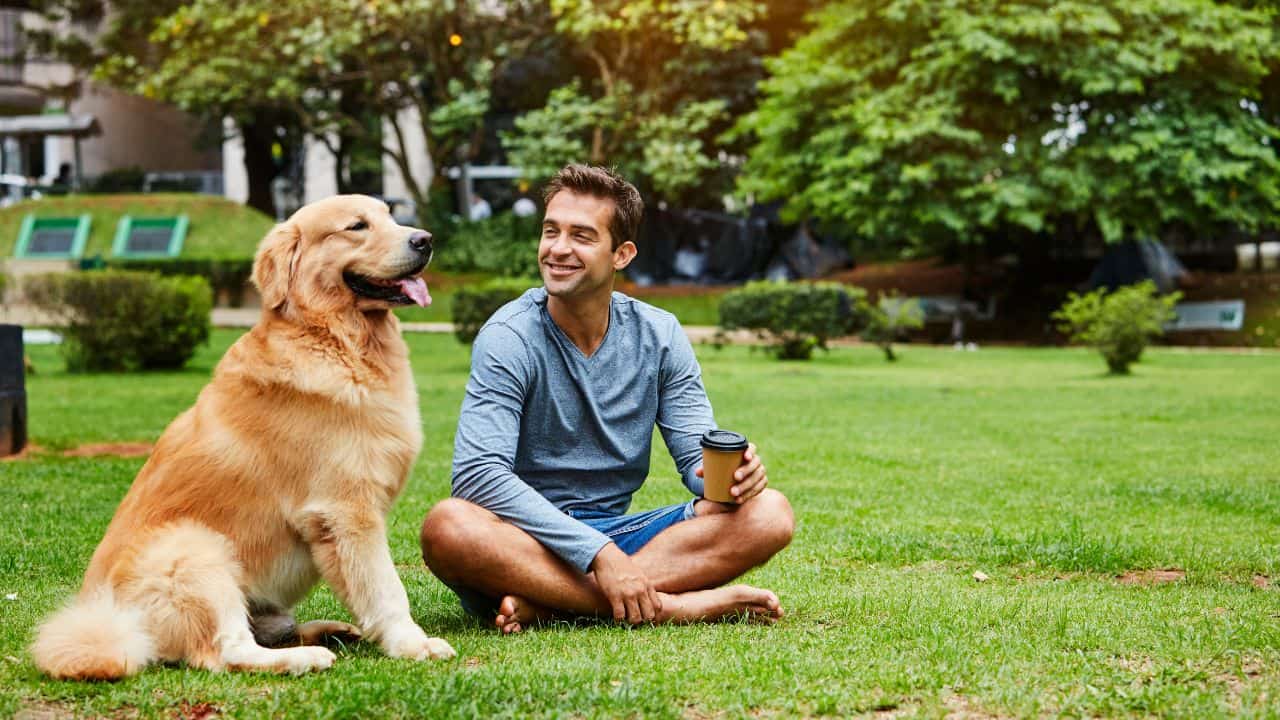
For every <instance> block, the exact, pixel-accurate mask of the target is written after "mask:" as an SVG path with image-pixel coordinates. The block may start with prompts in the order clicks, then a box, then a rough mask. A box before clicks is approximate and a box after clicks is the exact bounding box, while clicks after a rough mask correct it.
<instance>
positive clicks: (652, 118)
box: [504, 0, 765, 199]
mask: <svg viewBox="0 0 1280 720" xmlns="http://www.w3.org/2000/svg"><path fill="white" fill-rule="evenodd" d="M551 10H552V12H553V14H554V15H555V17H556V29H557V31H558V32H559V33H561V34H562V35H564V36H565V37H567V38H569V40H570V41H571V43H572V44H573V46H574V47H575V48H576V49H577V50H578V52H579V53H580V55H581V56H582V57H583V58H584V59H585V61H586V67H587V68H588V70H587V72H585V73H584V74H583V75H584V76H583V77H582V78H579V79H578V80H575V81H574V82H571V83H569V84H567V85H564V86H562V87H560V88H558V89H556V90H555V91H553V92H552V93H551V95H550V97H549V98H548V100H547V104H546V106H545V107H543V108H542V109H540V110H536V111H533V112H530V113H526V114H525V115H524V116H522V117H521V118H519V119H518V120H517V121H516V126H517V130H516V132H514V133H510V134H508V135H506V137H505V138H504V146H505V147H506V149H507V152H508V155H509V157H510V160H511V162H512V164H514V165H516V166H518V167H521V168H522V169H524V170H525V171H526V173H527V175H528V176H529V177H530V178H531V179H544V178H547V177H549V176H550V175H552V174H554V172H555V171H556V170H558V169H559V168H560V167H561V166H563V165H564V164H565V163H567V162H570V161H578V162H584V161H585V162H591V163H593V164H599V165H614V166H616V167H618V168H619V169H620V170H621V171H622V172H623V174H625V175H626V176H628V177H630V178H633V179H634V180H635V181H636V182H637V183H638V184H639V185H640V186H641V187H642V188H644V189H647V190H651V191H653V192H655V193H656V194H657V195H658V196H660V197H663V198H665V199H675V198H677V197H678V196H681V195H682V194H683V193H687V192H689V191H691V190H695V189H697V188H698V186H699V184H700V181H701V180H703V179H704V178H705V177H706V176H707V175H708V174H709V173H711V172H714V171H715V170H716V169H717V168H718V167H719V166H720V165H721V160H720V157H719V151H720V150H721V149H722V148H721V147H720V145H719V143H718V142H717V140H716V138H717V136H718V135H719V134H720V132H721V131H722V130H723V129H724V128H725V127H727V126H728V122H729V121H728V114H727V110H728V109H729V107H730V106H731V105H732V104H734V103H735V102H736V101H737V100H738V99H739V96H747V95H749V94H750V93H751V88H752V86H753V85H754V82H755V79H756V78H757V77H758V76H759V71H758V70H755V69H752V67H751V65H752V62H753V58H754V57H755V55H756V53H757V51H758V50H759V49H760V48H761V47H762V46H763V43H764V38H762V37H757V36H753V35H752V34H751V33H750V32H749V31H750V29H751V27H752V23H755V22H756V21H759V20H760V19H762V18H763V17H764V12H765V5H764V4H763V3H760V2H753V1H748V0H695V1H691V2H665V1H661V0H609V1H607V2H588V1H587V0H551Z"/></svg>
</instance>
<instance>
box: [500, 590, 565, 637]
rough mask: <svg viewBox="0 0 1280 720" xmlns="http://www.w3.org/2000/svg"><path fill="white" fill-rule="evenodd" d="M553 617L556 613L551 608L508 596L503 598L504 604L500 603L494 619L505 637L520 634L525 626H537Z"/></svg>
mask: <svg viewBox="0 0 1280 720" xmlns="http://www.w3.org/2000/svg"><path fill="white" fill-rule="evenodd" d="M553 617H555V613H554V612H553V611H552V610H551V609H549V608H545V607H543V606H541V605H539V604H537V603H535V602H533V601H531V600H526V599H525V598H522V597H520V596H519V595H506V596H504V597H503V598H502V602H500V603H498V616H497V617H495V618H494V619H493V624H494V625H496V626H498V629H499V630H501V631H502V633H503V634H504V635H510V634H511V633H518V632H520V631H521V630H523V629H524V626H525V625H530V624H536V623H539V622H542V621H543V620H550V619H551V618H553Z"/></svg>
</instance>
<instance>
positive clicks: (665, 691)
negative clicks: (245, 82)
mask: <svg viewBox="0 0 1280 720" xmlns="http://www.w3.org/2000/svg"><path fill="white" fill-rule="evenodd" d="M234 337H235V335H234V333H231V332H228V331H223V332H218V333H216V334H215V337H214V345H213V347H211V348H209V349H207V350H206V351H204V352H202V353H201V354H200V355H199V356H198V357H197V359H196V360H195V361H194V362H193V364H192V367H191V369H190V370H188V371H187V372H183V373H171V374H153V375H145V376H144V375H132V376H130V375H105V376H104V375H97V376H92V375H91V376H80V377H74V376H69V375H65V374H63V373H62V372H61V371H60V370H59V366H60V363H59V362H58V360H57V358H56V353H54V352H53V351H52V350H51V349H50V348H47V347H38V348H32V349H31V350H32V356H33V360H34V361H35V363H36V365H37V367H38V368H39V370H40V374H39V375H37V376H36V377H34V378H31V379H30V384H29V386H28V390H29V394H30V407H31V418H32V420H31V423H32V433H33V435H34V438H35V441H36V442H37V443H39V444H40V445H42V446H44V447H45V448H49V449H57V448H64V447H69V446H73V445H77V444H81V443H88V442H101V441H113V440H151V439H154V438H155V437H156V436H157V435H158V434H159V433H160V431H161V430H162V429H163V427H164V426H165V424H166V423H168V421H169V420H170V419H171V418H172V417H173V415H174V414H176V413H177V412H178V411H180V410H181V409H183V408H184V407H186V406H187V405H188V404H189V403H190V402H192V400H193V399H194V397H195V395H196V393H197V392H198V390H199V389H200V387H201V386H202V385H203V384H204V382H205V381H206V378H207V377H208V374H209V371H210V370H211V368H212V367H213V364H214V362H215V361H216V358H217V357H218V355H219V354H220V352H221V351H222V350H223V349H224V348H225V347H226V346H227V345H228V344H229V343H230V342H231V341H232V340H233V339H234ZM409 342H410V344H411V346H412V348H413V362H414V368H415V372H416V373H417V377H418V384H419V389H420V392H421V400H422V408H423V421H424V424H425V428H424V429H425V433H426V445H425V448H424V452H423V454H422V457H421V458H420V459H419V461H418V464H417V466H416V468H415V471H414V474H413V478H412V480H411V481H410V484H409V486H408V489H407V491H406V492H405V495H404V496H403V497H402V498H401V500H400V502H399V503H398V504H397V505H396V507H395V509H394V511H393V513H392V518H391V526H390V534H391V538H390V539H391V547H392V553H393V555H394V557H395V560H396V562H397V563H398V564H399V566H400V572H401V576H402V577H403V578H404V582H405V584H406V586H407V588H408V591H409V596H410V599H411V602H412V604H413V608H414V613H415V617H416V618H417V620H418V621H419V622H421V623H422V625H423V626H424V627H426V628H427V629H428V630H429V631H430V632H432V633H433V634H439V635H443V636H444V637H446V638H448V639H449V641H450V642H452V643H453V645H454V647H455V648H457V649H458V652H459V657H458V659H457V660H454V661H449V662H440V663H431V664H414V663H410V662H406V661H396V660H390V659H386V658H384V657H382V656H380V655H379V653H378V651H377V650H376V648H374V647H371V646H369V645H367V644H361V645H358V646H355V647H351V648H348V649H345V650H343V651H340V652H339V659H338V664H337V665H335V667H334V668H333V669H332V670H330V671H328V672H325V673H321V674H316V675H311V676H306V677H300V678H287V677H285V678H281V677H274V676H269V675H258V674H227V675H212V674H208V673H204V672H194V671H188V670H185V669H182V668H162V667H153V668H151V669H148V670H146V671H145V672H143V673H142V674H141V675H139V676H137V677H134V678H132V679H129V680H125V681H122V682H118V683H113V684H75V683H61V682H50V681H47V680H44V679H42V678H41V677H40V676H39V675H38V674H37V672H36V671H35V669H34V667H33V666H32V664H31V661H30V659H29V657H28V655H27V653H26V650H25V645H26V643H27V642H28V640H29V637H30V633H31V630H32V628H33V626H34V625H35V624H36V622H37V621H38V620H39V619H40V618H41V617H42V616H44V615H45V614H46V613H48V612H49V611H50V610H52V609H53V608H55V607H57V606H58V604H59V603H60V602H62V601H63V599H64V598H66V597H67V596H68V595H69V594H70V593H72V592H73V590H74V589H75V588H76V586H77V584H78V583H79V580H80V577H81V573H82V572H83V570H84V567H85V564H86V563H87V561H88V558H89V555H90V554H91V552H92V551H93V548H94V545H95V543H96V542H97V540H98V538H99V537H100V536H101V534H102V531H103V529H104V527H105V525H106V523H107V521H108V519H109V518H110V516H111V513H112V511H113V509H114V505H115V504H116V502H117V501H118V500H119V498H120V497H121V496H122V495H123V493H124V492H125V489H126V488H127V486H128V485H129V482H130V480H131V479H132V477H133V475H134V474H135V473H136V471H137V470H138V468H139V467H140V465H141V462H142V461H141V460H109V459H71V458H62V457H60V456H57V455H56V454H54V453H52V452H49V453H46V454H44V455H39V456H37V457H35V458H34V459H30V460H24V461H17V462H11V463H7V464H0V477H3V480H2V481H0V505H2V506H3V508H4V511H3V517H4V520H3V522H2V523H0V593H3V594H9V593H16V599H15V600H4V599H0V612H2V613H3V615H2V617H3V623H0V717H8V716H11V715H13V714H15V713H16V712H18V711H19V710H21V709H23V708H30V709H34V710H40V711H46V712H51V713H64V714H66V715H104V716H109V717H164V718H167V717H183V716H187V715H189V714H191V713H192V712H193V708H195V709H196V710H201V709H206V708H204V707H203V706H201V705H200V704H201V703H210V704H212V705H213V706H216V708H218V709H219V710H220V711H221V712H222V713H224V714H225V715H226V716H229V717H237V718H257V717H262V718H268V717H285V716H288V717H306V718H313V717H315V718H323V717H409V716H420V717H446V716H464V717H646V718H647V717H658V718H712V717H752V718H755V717H775V716H833V717H851V716H859V715H863V716H866V717H878V718H890V717H894V718H896V717H916V716H919V717H943V716H946V715H947V714H953V716H957V717H968V718H986V717H1028V716H1032V717H1034V716H1044V715H1048V716H1069V717H1089V716H1106V717H1114V716H1152V715H1158V716H1169V717H1186V718H1204V717H1280V591H1278V590H1277V587H1276V583H1280V483H1278V482H1277V481H1278V480H1280V470H1278V469H1277V468H1280V451H1278V450H1277V443H1276V438H1277V437H1280V413H1277V411H1276V408H1277V401H1278V400H1280V356H1277V355H1275V354H1272V355H1230V354H1203V353H1186V352H1178V351H1172V350H1157V351H1155V352H1151V353H1150V354H1149V355H1148V357H1147V358H1146V359H1145V360H1144V361H1143V363H1142V364H1141V365H1139V366H1137V367H1135V369H1134V375H1133V376H1131V377H1126V378H1111V377H1106V376H1104V375H1103V372H1102V371H1103V364H1102V362H1101V360H1100V359H1099V358H1098V357H1097V356H1096V355H1094V354H1091V353H1088V352H1085V351H1077V350H1025V349H989V350H988V349H984V350H982V351H980V352H977V353H956V352H952V351H950V350H941V349H928V348H917V347H908V348H906V349H905V350H904V352H903V353H902V354H903V359H902V361H901V362H899V363H897V364H894V365H890V364H886V363H885V362H884V361H883V360H881V359H880V355H879V352H878V351H877V350H876V349H875V348H846V349H838V350H835V351H833V352H832V353H830V354H829V355H824V356H819V357H818V358H816V359H815V360H814V361H813V362H811V363H791V364H787V363H779V362H777V361H774V360H772V359H769V358H768V357H766V356H765V355H763V354H762V353H759V352H755V353H752V352H750V351H748V350H747V349H744V348H729V349H727V350H724V351H721V352H716V351H714V350H711V349H709V348H698V354H699V357H700V359H701V361H702V364H703V370H704V376H705V378H706V383H707V386H708V390H709V392H710V395H711V398H712V402H713V403H714V405H715V408H716V416H717V419H718V421H719V422H720V424H721V425H722V426H725V427H729V428H734V429H738V430H741V431H743V432H745V433H746V434H747V435H748V436H750V437H751V438H752V439H753V440H755V441H756V442H758V443H759V445H760V447H761V451H762V454H763V456H764V457H765V460H766V462H767V465H768V467H769V469H770V470H769V477H770V479H771V483H772V485H773V486H774V487H776V488H778V489H780V490H782V491H783V492H784V493H786V494H787V495H788V496H789V497H790V498H791V500H792V503H793V505H794V506H795V509H796V514H797V517H798V520H799V523H798V528H797V534H796V538H795V542H794V543H793V544H792V546H791V547H790V548H789V549H787V550H786V551H784V552H783V553H782V554H781V555H779V556H778V557H777V558H776V559H775V560H774V561H773V562H772V563H771V564H770V565H768V566H766V567H765V568H762V569H760V570H757V571H755V572H753V573H751V574H750V575H749V576H748V577H747V581H748V582H751V583H755V584H758V585H762V586H766V587H769V588H772V589H774V590H776V591H777V593H778V594H779V596H780V597H781V598H782V601H783V604H784V606H785V607H786V609H787V611H788V615H787V617H786V618H785V619H784V620H783V621H782V622H780V623H779V624H778V625H776V626H773V627H762V626H756V625H745V624H738V623H724V624H718V625H713V626H700V627H678V628H677V627H672V628H640V629H629V628H624V627H612V626H608V625H586V626H582V627H577V628H571V627H567V626H558V627H553V628H549V629H543V630H538V631H533V632H528V633H525V634H523V635H521V636H517V637H501V636H499V635H498V634H496V633H495V632H494V631H492V630H491V629H489V628H486V627H483V626H481V625H478V624H476V623H474V622H471V621H469V620H468V619H467V618H466V617H465V616H464V615H463V614H462V611H461V610H460V609H459V608H458V606H457V604H456V602H454V601H453V599H452V597H451V595H450V594H449V592H448V591H447V590H446V589H445V588H444V587H443V586H442V585H441V584H440V583H439V582H437V581H436V580H435V579H434V578H432V577H431V575H430V574H428V573H427V571H426V570H425V569H424V568H423V566H422V562H421V560H420V558H419V553H418V548H417V539H416V538H417V528H418V524H419V521H420V519H421V518H422V516H423V514H424V513H425V512H426V510H427V509H428V508H429V507H430V506H431V504H432V503H434V502H435V501H437V500H439V499H441V498H443V497H445V496H446V495H447V493H448V474H449V461H450V451H451V447H452V439H453V430H454V424H455V422H456V418H457V412H458V407H459V403H460V401H461V396H462V390H463V385H464V382H465V378H466V372H467V364H468V357H467V351H466V349H465V348H463V347H461V346H459V345H458V344H457V343H456V342H454V340H453V339H452V338H451V337H449V336H445V335H413V336H411V337H410V338H409ZM655 447H656V448H658V449H657V450H656V451H655V456H654V462H653V471H652V478H651V480H650V482H649V484H648V486H647V487H646V488H645V489H644V490H643V491H642V492H641V493H640V495H639V496H638V497H637V498H636V503H635V507H636V508H648V507H652V506H654V505H656V504H658V503H667V502H673V501H676V500H678V499H680V498H681V496H682V493H683V490H682V488H681V487H680V486H679V484H678V482H677V480H676V479H675V477H674V472H673V470H672V467H671V463H670V460H669V459H668V458H667V457H665V455H664V454H663V451H662V450H661V443H660V442H657V443H655ZM1154 569H1165V570H1179V571H1185V577H1183V578H1182V579H1180V580H1177V581H1175V582H1170V583H1166V584H1156V585H1151V584H1127V583H1125V582H1122V581H1121V579H1120V576H1122V575H1124V574H1126V573H1130V572H1131V571H1143V570H1154ZM975 571H982V572H983V573H985V574H986V575H988V576H989V578H990V579H989V580H987V581H986V582H981V583H979V582H977V581H975V580H974V578H973V575H974V573H975ZM299 616H300V617H301V618H306V619H309V618H319V617H331V618H335V619H346V618H347V617H348V616H347V614H346V612H345V611H344V610H342V609H341V608H340V606H339V605H338V604H337V603H336V602H335V600H334V598H333V596H332V595H331V594H330V592H329V591H328V590H327V589H323V588H320V589H317V590H316V592H314V593H313V594H312V595H311V596H310V598H309V599H308V600H307V601H306V602H305V603H304V604H303V606H302V607H301V608H300V609H299ZM966 713H967V714H966ZM50 716H51V717H52V716H60V715H50Z"/></svg>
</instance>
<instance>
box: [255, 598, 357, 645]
mask: <svg viewBox="0 0 1280 720" xmlns="http://www.w3.org/2000/svg"><path fill="white" fill-rule="evenodd" d="M249 627H251V628H253V639H254V640H255V641H256V642H257V643H258V644H259V645H261V646H263V647H269V648H278V647H297V646H299V645H331V644H334V643H337V644H344V645H345V644H350V643H355V642H358V641H359V640H360V638H361V633H360V628H358V627H356V626H355V625H352V624H351V623H344V622H341V621H338V620H312V621H310V622H304V623H302V624H301V625H299V624H298V623H297V621H296V620H294V619H293V613H291V612H288V611H285V610H281V609H279V608H263V607H257V606H251V609H250V611H249Z"/></svg>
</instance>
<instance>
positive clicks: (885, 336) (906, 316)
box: [862, 293, 924, 362]
mask: <svg viewBox="0 0 1280 720" xmlns="http://www.w3.org/2000/svg"><path fill="white" fill-rule="evenodd" d="M864 311H865V312H866V318H867V325H866V327H864V328H863V329H862V339H863V340H865V341H867V342H869V343H875V345H876V346H877V347H879V348H880V349H881V350H882V351H883V352H884V359H885V360H888V361H889V362H893V361H894V360H897V359H898V358H897V356H896V355H894V354H893V342H894V341H895V340H901V339H902V337H903V336H904V335H905V334H906V333H907V332H908V331H910V330H918V329H920V328H922V327H924V308H922V307H921V306H920V301H919V300H916V299H915V298H903V297H899V296H898V295H897V294H896V293H885V294H884V295H881V296H880V300H879V301H878V302H876V304H874V305H872V304H870V303H867V304H865V305H864Z"/></svg>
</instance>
